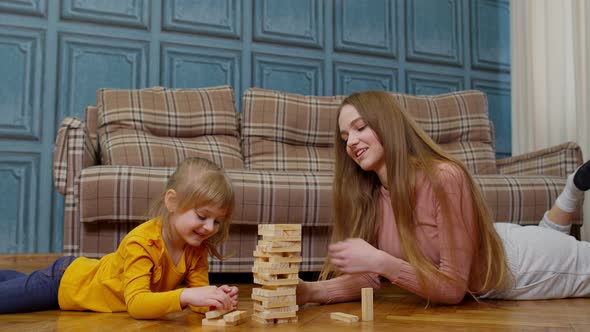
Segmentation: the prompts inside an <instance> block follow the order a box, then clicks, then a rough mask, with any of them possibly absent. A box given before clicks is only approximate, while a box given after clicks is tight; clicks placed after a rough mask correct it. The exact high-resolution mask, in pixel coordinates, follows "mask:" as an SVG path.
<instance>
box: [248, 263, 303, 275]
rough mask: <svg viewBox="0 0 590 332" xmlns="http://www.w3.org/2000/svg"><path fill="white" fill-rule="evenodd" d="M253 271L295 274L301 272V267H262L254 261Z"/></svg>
mask: <svg viewBox="0 0 590 332" xmlns="http://www.w3.org/2000/svg"><path fill="white" fill-rule="evenodd" d="M252 272H254V273H261V274H269V275H273V274H293V273H299V267H286V268H267V267H260V266H257V265H256V263H254V266H252Z"/></svg>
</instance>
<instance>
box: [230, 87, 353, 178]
mask: <svg viewBox="0 0 590 332" xmlns="http://www.w3.org/2000/svg"><path fill="white" fill-rule="evenodd" d="M342 99H344V97H342V96H338V97H316V96H303V95H297V94H291V93H282V92H278V91H272V90H265V89H259V88H250V89H248V90H246V92H244V95H243V99H242V109H243V112H242V123H241V133H242V140H243V144H242V146H243V153H244V164H245V165H246V168H249V169H260V170H279V171H288V170H298V171H331V170H333V169H334V157H333V145H334V142H333V135H334V133H333V132H334V126H335V125H336V123H335V118H336V112H337V110H338V106H340V103H341V101H342Z"/></svg>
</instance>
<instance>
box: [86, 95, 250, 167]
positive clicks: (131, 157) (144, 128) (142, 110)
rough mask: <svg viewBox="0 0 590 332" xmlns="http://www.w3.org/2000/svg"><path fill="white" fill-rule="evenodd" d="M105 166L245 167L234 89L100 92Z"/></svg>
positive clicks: (101, 130)
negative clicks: (186, 163)
mask: <svg viewBox="0 0 590 332" xmlns="http://www.w3.org/2000/svg"><path fill="white" fill-rule="evenodd" d="M96 99H97V107H98V135H99V144H100V149H101V154H100V155H101V164H103V165H129V166H162V167H163V166H176V165H178V164H179V163H180V162H181V161H182V160H184V159H186V158H187V157H203V158H207V159H209V160H212V161H213V162H215V163H217V164H218V165H219V166H221V167H226V168H233V167H235V168H240V167H243V159H242V155H241V148H240V141H239V131H238V124H237V115H236V111H235V105H234V102H235V99H234V93H233V89H232V88H231V87H230V86H221V87H212V88H203V89H166V88H162V87H153V88H147V89H139V90H119V89H100V90H98V92H97V95H96Z"/></svg>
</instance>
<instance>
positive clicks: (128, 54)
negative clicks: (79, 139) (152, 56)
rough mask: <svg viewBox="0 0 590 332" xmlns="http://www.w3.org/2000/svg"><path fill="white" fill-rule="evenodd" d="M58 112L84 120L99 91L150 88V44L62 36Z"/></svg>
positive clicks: (79, 36)
mask: <svg viewBox="0 0 590 332" xmlns="http://www.w3.org/2000/svg"><path fill="white" fill-rule="evenodd" d="M59 53H60V59H61V61H60V70H59V86H60V91H59V111H60V112H59V113H58V116H59V117H58V121H59V120H60V119H63V118H64V117H66V116H78V117H80V118H83V117H84V113H83V112H84V108H85V107H86V106H87V105H88V104H89V103H90V104H94V102H95V100H96V99H95V98H94V96H96V90H97V89H100V88H104V87H110V88H126V89H130V88H142V87H145V86H147V64H148V43H147V42H144V41H135V40H124V39H116V38H104V37H96V36H89V35H73V34H62V35H60V42H59Z"/></svg>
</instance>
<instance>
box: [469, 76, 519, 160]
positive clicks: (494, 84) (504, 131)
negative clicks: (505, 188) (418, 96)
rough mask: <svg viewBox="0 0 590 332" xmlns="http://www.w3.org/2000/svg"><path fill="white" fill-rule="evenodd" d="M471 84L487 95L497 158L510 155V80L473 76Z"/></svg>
mask: <svg viewBox="0 0 590 332" xmlns="http://www.w3.org/2000/svg"><path fill="white" fill-rule="evenodd" d="M471 86H472V87H473V88H474V89H477V90H481V91H483V92H484V93H485V94H486V95H487V97H488V109H489V115H490V120H492V122H493V123H494V131H495V138H496V140H495V142H496V156H497V157H498V158H505V157H509V156H511V155H512V121H511V120H512V118H511V115H510V105H511V90H510V82H509V81H499V80H492V79H480V78H474V79H473V80H472V82H471Z"/></svg>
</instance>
